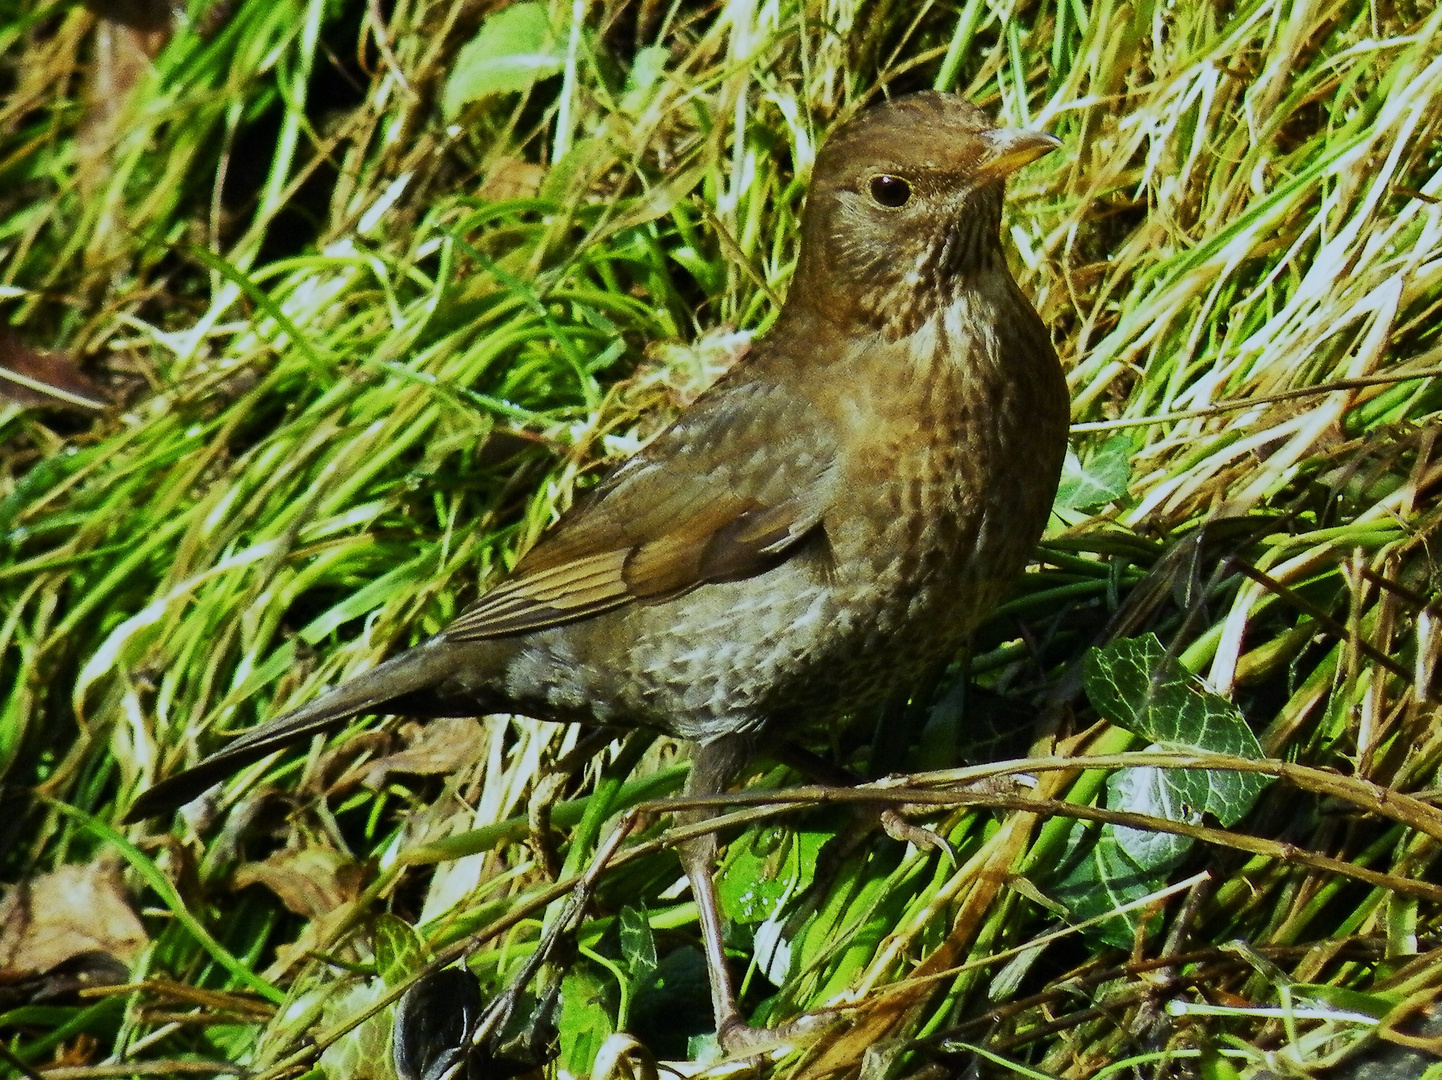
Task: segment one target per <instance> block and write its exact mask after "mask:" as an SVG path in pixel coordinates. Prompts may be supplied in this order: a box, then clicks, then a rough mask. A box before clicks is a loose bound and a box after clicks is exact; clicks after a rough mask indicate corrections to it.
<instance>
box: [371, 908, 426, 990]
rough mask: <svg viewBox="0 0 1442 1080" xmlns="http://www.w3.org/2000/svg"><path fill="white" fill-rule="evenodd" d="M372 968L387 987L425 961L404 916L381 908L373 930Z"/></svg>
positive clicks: (414, 934)
mask: <svg viewBox="0 0 1442 1080" xmlns="http://www.w3.org/2000/svg"><path fill="white" fill-rule="evenodd" d="M373 933H374V940H375V950H376V971H377V973H378V974H379V975H380V977H381V979H382V980H383V981H384V982H385V984H386V986H388V987H395V986H398V985H400V983H401V982H402V981H404V980H405V979H406V978H408V977H409V976H411V975H414V974H415V973H416V972H417V971H419V970H420V969H421V968H422V967H423V966H424V965H425V962H426V947H425V944H424V943H423V942H422V941H421V937H420V935H419V934H417V933H416V931H415V928H414V927H413V926H411V924H410V923H408V922H406V921H405V920H404V919H401V918H398V917H397V916H395V915H392V914H391V913H390V912H388V911H383V912H381V914H380V915H379V916H378V917H377V918H376V923H375V930H374V932H373Z"/></svg>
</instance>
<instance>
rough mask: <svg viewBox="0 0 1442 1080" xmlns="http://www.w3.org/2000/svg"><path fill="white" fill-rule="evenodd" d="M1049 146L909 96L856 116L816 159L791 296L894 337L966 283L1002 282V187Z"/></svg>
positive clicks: (955, 101) (946, 97)
mask: <svg viewBox="0 0 1442 1080" xmlns="http://www.w3.org/2000/svg"><path fill="white" fill-rule="evenodd" d="M1059 145H1061V144H1060V142H1059V141H1058V140H1057V139H1055V138H1054V137H1053V136H1051V135H1047V134H1045V133H1042V132H1037V131H1025V130H1021V129H1018V128H1008V127H999V126H998V125H997V124H996V123H994V122H993V121H992V120H991V118H990V117H988V116H987V115H986V113H984V112H983V111H982V110H981V109H979V108H977V107H976V106H975V105H973V104H971V103H970V102H969V101H967V100H965V99H964V98H961V97H958V96H956V95H955V94H942V93H935V92H929V93H921V94H912V95H909V96H907V97H902V98H897V99H896V100H894V101H889V102H887V103H885V104H883V105H879V106H876V107H875V108H872V109H868V110H867V111H866V112H863V113H861V114H859V115H858V116H856V117H854V118H853V119H851V120H849V121H847V122H846V123H844V124H842V125H841V126H840V127H838V128H837V129H836V130H835V131H834V132H833V133H832V134H831V136H830V138H828V139H827V140H826V143H825V144H824V145H823V146H822V148H821V152H820V153H819V154H818V155H817V158H816V166H815V169H814V170H813V172H812V180H811V190H810V192H809V194H808V195H807V204H806V212H805V215H804V218H803V222H802V233H801V261H800V264H799V265H798V266H797V270H796V276H795V278H794V280H793V281H792V285H791V290H792V294H793V295H796V294H797V293H798V291H799V292H800V294H801V295H802V296H805V297H806V298H807V301H804V302H809V301H815V302H816V303H818V304H822V305H825V308H826V310H827V311H828V312H829V314H830V316H831V317H837V316H842V317H845V316H847V315H849V316H851V317H854V318H860V319H861V320H863V321H865V322H867V323H870V324H872V325H874V326H876V327H877V328H878V329H886V330H889V331H900V332H904V331H905V330H906V329H907V328H908V326H911V325H914V324H915V323H916V322H917V320H918V319H922V318H925V317H926V316H927V315H928V314H929V313H930V312H932V311H934V310H935V309H936V308H937V306H938V305H941V304H945V303H947V302H949V299H950V297H951V296H952V295H953V294H954V291H955V289H956V288H958V287H959V286H961V285H963V284H964V283H965V281H966V280H967V279H968V277H970V276H972V275H975V274H977V273H984V272H987V271H989V270H996V269H1001V270H1002V271H1003V272H1004V270H1005V263H1004V262H1003V260H1002V256H1001V251H1000V228H1001V204H1002V195H1003V192H1004V189H1005V185H1006V178H1007V177H1008V176H1010V175H1011V174H1012V173H1013V172H1015V171H1016V170H1017V169H1019V168H1021V167H1022V166H1023V165H1025V164H1027V163H1028V162H1031V161H1034V160H1036V159H1037V158H1039V157H1041V156H1042V155H1043V154H1045V153H1047V152H1049V151H1051V150H1053V149H1055V148H1056V147H1057V146H1059Z"/></svg>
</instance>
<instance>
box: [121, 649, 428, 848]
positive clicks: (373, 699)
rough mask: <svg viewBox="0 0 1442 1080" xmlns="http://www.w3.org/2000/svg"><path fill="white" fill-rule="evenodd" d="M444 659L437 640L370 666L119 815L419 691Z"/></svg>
mask: <svg viewBox="0 0 1442 1080" xmlns="http://www.w3.org/2000/svg"><path fill="white" fill-rule="evenodd" d="M449 662H450V661H449V658H448V657H447V654H446V649H445V647H444V645H443V644H442V643H441V642H440V641H434V640H433V641H431V642H427V643H425V644H422V645H418V646H417V647H415V648H413V649H407V650H406V651H405V652H403V653H400V654H399V655H397V656H393V657H391V659H389V660H387V661H385V662H384V663H382V664H377V665H376V666H375V667H373V668H372V669H371V670H370V671H367V672H365V673H363V674H361V675H357V676H356V677H355V678H353V679H348V680H346V681H345V682H343V683H341V684H340V685H339V686H337V687H334V688H332V689H331V690H329V691H328V692H326V693H324V694H322V695H321V696H320V697H318V698H317V699H316V700H315V701H312V702H311V703H310V704H308V705H302V706H301V707H300V708H299V709H296V710H295V711H293V712H288V713H286V714H285V715H284V716H280V717H277V718H276V719H274V720H272V721H270V722H269V723H267V724H262V725H260V727H258V728H256V729H255V730H253V731H249V732H247V733H246V734H244V735H242V736H241V737H240V738H238V739H236V740H235V741H234V742H233V743H231V744H230V745H229V746H227V747H226V748H225V749H223V750H220V751H218V752H216V753H214V754H212V755H210V757H208V758H206V759H205V760H204V761H202V762H201V763H200V764H198V765H196V766H194V767H193V768H190V769H186V770H185V771H184V772H181V773H177V774H176V775H174V776H172V777H169V778H167V779H165V780H162V781H161V782H160V783H158V784H156V785H155V786H153V787H151V788H149V789H148V790H146V791H144V792H142V793H141V795H140V797H139V798H138V799H136V800H135V802H134V804H132V805H131V807H130V810H129V811H128V812H127V813H126V815H125V817H124V818H123V819H122V820H123V821H124V822H126V823H129V822H134V821H143V820H144V819H145V818H149V817H155V816H156V815H157V814H164V813H168V812H170V811H172V810H174V809H175V808H176V807H179V806H183V805H184V804H185V803H188V802H190V800H191V799H194V798H195V797H196V796H198V795H199V794H200V793H201V792H203V791H205V789H206V788H208V787H211V786H212V785H214V784H217V783H219V782H220V781H221V780H223V779H225V778H226V777H227V776H229V775H230V774H231V773H233V772H234V771H235V770H236V769H239V768H240V767H241V766H243V765H249V764H250V763H251V762H253V761H259V760H260V759H261V758H263V757H265V756H266V755H267V754H271V753H274V752H275V751H276V750H279V749H281V748H283V747H286V746H289V745H290V744H291V743H293V742H296V741H298V740H300V739H303V738H305V737H306V736H307V735H314V734H315V733H316V732H320V731H325V730H326V729H328V728H332V727H336V726H338V725H340V724H342V723H344V722H345V721H347V720H349V719H350V718H351V717H353V716H358V715H360V714H361V713H364V712H369V711H371V710H373V709H375V708H376V707H377V706H380V705H384V704H386V703H387V702H390V701H394V700H395V699H396V698H400V697H406V696H412V697H413V696H415V695H418V694H421V693H423V692H425V691H427V690H429V689H431V688H432V687H435V686H436V685H437V684H439V683H440V681H441V680H442V679H444V678H445V676H446V675H447V674H448V672H449V670H450V669H449V666H448V664H449Z"/></svg>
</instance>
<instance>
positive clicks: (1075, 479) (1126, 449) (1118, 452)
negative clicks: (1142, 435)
mask: <svg viewBox="0 0 1442 1080" xmlns="http://www.w3.org/2000/svg"><path fill="white" fill-rule="evenodd" d="M1131 479H1132V440H1131V439H1130V438H1129V437H1128V436H1126V435H1115V436H1113V437H1112V438H1110V439H1108V440H1107V441H1106V442H1104V443H1102V444H1101V446H1099V447H1097V448H1096V449H1095V450H1093V451H1092V452H1091V453H1090V454H1088V455H1087V458H1086V461H1085V462H1083V461H1082V460H1081V458H1079V457H1078V456H1077V453H1076V451H1075V450H1073V449H1072V448H1071V447H1070V446H1068V447H1067V451H1066V462H1065V464H1063V465H1062V470H1061V483H1060V484H1058V485H1057V489H1056V502H1055V504H1054V505H1055V506H1056V508H1057V509H1058V510H1095V509H1098V508H1100V507H1103V506H1105V505H1106V504H1107V503H1110V502H1115V501H1116V500H1118V499H1120V498H1122V497H1123V496H1124V495H1126V493H1127V485H1129V484H1130V483H1131Z"/></svg>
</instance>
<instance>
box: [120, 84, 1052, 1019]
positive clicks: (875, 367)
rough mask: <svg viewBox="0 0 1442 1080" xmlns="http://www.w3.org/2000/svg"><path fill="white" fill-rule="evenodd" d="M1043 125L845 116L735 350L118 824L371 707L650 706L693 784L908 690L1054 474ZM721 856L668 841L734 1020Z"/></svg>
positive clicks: (579, 712)
mask: <svg viewBox="0 0 1442 1080" xmlns="http://www.w3.org/2000/svg"><path fill="white" fill-rule="evenodd" d="M1055 145H1056V142H1055V140H1053V139H1051V138H1050V137H1049V136H1045V135H1039V134H1035V133H1030V132H1022V131H1016V130H1010V129H1005V128H997V127H996V126H995V125H993V123H992V122H991V121H990V120H989V119H988V118H987V117H986V115H985V114H984V113H982V112H981V111H980V110H979V109H977V108H975V107H974V106H972V105H970V104H968V103H967V102H965V101H963V100H962V99H960V98H957V97H954V96H951V95H944V94H937V93H927V94H917V95H914V96H912V97H907V98H902V99H899V100H897V101H894V102H891V103H889V104H886V105H883V106H880V107H878V108H876V109H873V110H871V111H869V112H866V113H863V114H862V115H860V116H858V117H856V118H855V119H853V120H851V121H850V122H848V123H846V124H844V125H842V126H841V127H840V128H838V129H837V130H836V132H835V133H834V134H833V135H832V136H831V138H830V140H829V141H828V142H827V143H826V145H825V146H824V148H823V149H822V151H821V153H820V155H819V156H818V158H817V161H816V167H815V170H814V173H813V179H812V186H811V191H810V194H809V196H808V203H807V207H806V213H805V218H804V222H803V226H802V243H801V257H800V261H799V263H798V265H797V268H796V273H795V276H794V278H793V280H792V283H791V289H790V294H789V296H788V298H787V301H786V305H785V309H784V311H783V312H782V314H781V316H780V318H779V319H778V320H777V322H776V325H775V327H774V328H773V329H772V330H771V332H770V333H769V334H767V335H766V336H765V338H763V339H762V340H760V341H758V342H757V343H756V344H755V345H754V346H753V348H752V349H751V351H750V353H749V355H748V356H747V357H746V358H745V360H743V361H742V362H741V363H739V364H738V365H737V366H736V367H735V368H733V369H732V370H731V371H730V372H729V373H728V374H727V375H726V376H724V377H723V378H722V379H721V380H720V381H719V382H717V384H716V385H715V386H714V387H712V388H711V389H710V390H709V391H707V392H706V393H705V394H703V395H702V396H701V397H700V398H699V399H697V401H696V402H695V403H694V404H693V405H692V406H691V407H690V408H689V409H687V410H686V411H685V412H684V413H683V414H682V415H681V417H680V418H679V419H678V420H677V421H676V422H675V423H674V424H673V425H672V426H671V427H670V428H668V429H667V430H666V431H665V432H663V433H662V434H661V435H660V436H658V437H657V438H656V439H655V440H654V441H653V442H651V444H650V445H648V446H647V447H646V448H645V449H643V450H641V451H640V452H639V453H637V454H636V455H635V456H634V457H632V458H631V459H630V460H628V461H626V462H625V463H623V464H622V465H621V466H619V467H618V468H617V469H615V470H614V471H613V472H612V473H611V474H610V475H609V476H608V477H607V478H606V479H605V480H604V481H603V482H602V483H601V484H600V485H599V486H598V487H596V488H595V489H593V490H592V491H590V492H587V493H586V495H585V496H584V497H583V498H582V499H581V500H580V501H579V502H578V504H577V505H576V506H575V507H574V508H573V509H572V510H571V511H570V512H568V513H567V514H565V515H564V516H563V517H562V518H561V520H560V521H558V522H557V523H556V525H555V526H554V527H553V528H552V529H551V530H550V531H549V532H547V533H546V534H545V535H544V536H543V537H542V538H541V540H540V542H539V543H538V544H537V545H536V547H535V548H534V549H533V550H532V551H531V552H530V553H529V554H528V555H526V556H525V557H524V558H523V559H522V560H521V561H520V562H519V563H518V564H517V566H516V568H515V571H514V572H513V573H512V574H511V575H510V577H509V578H507V579H506V580H505V581H503V582H502V583H501V584H499V585H498V586H497V587H495V588H494V589H492V590H491V591H490V592H488V593H486V594H485V595H484V596H482V597H481V598H480V599H479V600H478V601H477V602H476V603H475V604H473V605H472V606H471V607H470V608H469V609H467V610H466V611H464V612H463V613H462V614H461V615H460V616H459V618H457V619H456V621H455V622H454V623H452V624H451V625H450V626H449V627H447V628H446V629H445V630H443V631H442V632H441V633H440V634H437V635H436V636H435V637H434V638H432V639H430V640H429V641H427V642H425V643H423V644H421V645H418V646H416V647H415V648H413V649H410V650H408V651H406V652H403V653H401V654H400V655H398V656H396V657H394V658H392V659H391V660H388V661H386V662H385V663H383V664H381V665H379V666H377V667H376V668H375V669H374V670H372V671H370V672H368V673H366V674H364V675H361V676H359V677H358V678H355V679H352V680H350V681H349V682H347V683H344V684H342V685H341V686H338V687H336V688H335V689H333V690H331V691H329V692H327V693H326V694H324V695H322V696H321V697H320V698H319V699H317V700H316V701H315V702H313V703H311V704H309V705H306V706H303V707H302V708H300V709H298V710H296V711H295V712H293V713H290V714H289V715H287V716H283V717H281V718H279V719H277V720H274V721H271V722H270V723H268V724H264V725H262V726H261V727H259V728H257V729H256V730H255V731H253V732H251V733H249V734H247V735H245V736H243V737H241V738H240V739H237V740H236V741H235V742H233V743H231V744H230V745H229V746H228V747H226V748H225V749H223V750H221V751H220V752H219V753H217V754H215V755H213V756H212V757H210V758H208V759H206V760H205V761H203V762H201V764H199V765H198V766H196V767H195V768H193V769H191V770H188V771H186V772H183V773H180V774H179V775H177V776H174V777H171V778H170V779H168V780H165V781H162V782H161V783H160V784H158V785H156V786H155V787H153V788H152V789H151V790H149V791H147V792H146V793H144V794H143V795H142V796H141V797H140V798H139V799H138V800H137V801H136V803H135V806H134V807H133V809H132V811H131V813H130V815H129V816H130V819H131V820H134V819H136V818H140V817H146V816H150V815H153V814H156V813H159V812H162V811H163V810H166V809H169V808H171V807H173V806H175V805H177V804H179V803H181V802H184V801H186V800H188V799H190V798H192V797H194V796H195V795H198V794H199V793H200V792H201V791H203V790H204V789H205V788H207V787H209V786H210V785H211V784H213V783H215V782H216V781H218V780H220V779H221V778H223V777H224V776H225V775H227V774H228V773H229V772H231V771H232V770H233V769H235V768H237V767H238V766H240V765H242V764H244V763H246V762H249V761H254V760H257V759H259V758H261V757H263V756H265V755H266V754H269V753H271V752H272V751H274V750H276V749H278V748H280V747H281V746H284V745H286V744H287V743H290V742H292V741H294V740H295V739H297V738H299V737H301V736H304V735H307V734H310V733H312V732H315V731H319V730H322V729H325V728H328V727H331V726H334V725H336V724H338V723H340V722H343V721H345V720H347V719H348V718H350V717H352V716H355V715H357V714H358V713H362V712H368V711H383V712H388V713H402V714H407V715H418V716H447V715H484V714H487V713H491V712H514V713H522V714H525V715H529V716H535V717H539V718H542V719H548V720H561V721H574V722H579V723H593V724H594V723H605V724H626V725H646V726H650V727H654V728H657V729H659V730H661V731H664V732H667V733H668V734H671V735H676V736H680V737H683V738H686V739H692V740H695V741H696V742H697V744H698V746H699V748H700V749H699V752H698V757H697V765H696V768H695V770H694V775H693V782H692V789H693V790H707V791H712V790H716V789H718V788H719V787H721V786H723V785H724V784H725V783H726V782H727V780H728V779H729V777H730V775H731V773H732V772H733V771H734V769H735V767H736V766H737V765H738V764H739V763H740V762H741V761H744V759H745V757H746V755H747V754H748V753H749V752H750V751H751V749H752V748H753V747H754V746H755V745H756V744H757V743H758V742H760V743H763V744H764V743H766V741H767V740H771V739H775V738H776V737H777V732H779V731H781V730H784V729H785V728H786V727H787V726H788V725H789V724H791V723H793V722H795V721H797V720H800V719H802V718H807V719H812V720H815V719H818V718H819V719H826V718H828V717H835V716H838V715H840V714H841V713H844V712H851V711H855V710H858V709H864V708H866V707H868V706H872V705H875V704H878V703H880V702H882V701H883V700H886V699H888V698H891V697H893V696H895V695H897V694H898V693H903V692H905V691H906V689H907V688H908V687H910V686H912V685H914V683H915V681H916V680H917V678H918V677H919V676H920V675H921V673H922V672H923V671H924V670H925V669H926V668H928V667H930V666H932V665H934V664H935V663H937V662H939V661H941V660H944V659H945V658H946V657H948V656H950V655H952V654H954V653H955V652H956V650H957V649H958V648H959V647H960V646H961V645H962V644H963V642H964V640H965V639H966V637H967V635H968V634H969V633H970V632H971V630H972V629H973V628H974V627H975V626H976V624H977V623H978V621H979V620H980V619H982V618H983V617H984V616H985V615H986V613H987V612H988V610H989V609H990V608H991V607H992V606H993V605H994V604H995V603H996V602H997V600H998V599H1000V597H1001V596H1002V594H1003V593H1004V592H1005V590H1006V589H1007V587H1008V585H1009V583H1010V582H1011V580H1012V579H1013V578H1014V577H1015V575H1016V574H1017V573H1018V572H1019V571H1020V570H1021V569H1022V567H1023V565H1024V563H1025V561H1026V559H1027V557H1028V555H1029V554H1030V552H1031V549H1032V547H1033V546H1034V545H1035V543H1036V541H1037V538H1038V537H1039V536H1040V534H1041V531H1042V527H1043V525H1044V524H1045V522H1046V519H1047V515H1048V513H1049V510H1050V507H1051V502H1052V499H1053V496H1054V494H1055V490H1056V483H1057V477H1058V474H1059V472H1060V469H1061V462H1062V456H1063V453H1064V450H1065V445H1066V431H1067V420H1068V401H1067V390H1066V384H1065V381H1064V379H1063V378H1062V372H1061V368H1060V366H1059V364H1058V362H1057V358H1056V354H1055V353H1054V351H1053V350H1052V346H1051V342H1050V339H1049V336H1048V334H1047V331H1046V328H1045V327H1044V326H1043V325H1042V322H1041V320H1040V319H1039V318H1038V316H1037V314H1036V312H1035V310H1034V309H1033V308H1032V306H1031V304H1030V303H1029V302H1028V301H1027V299H1026V298H1025V297H1024V296H1023V295H1022V293H1021V292H1020V290H1019V289H1018V288H1017V286H1016V283H1015V282H1014V281H1013V280H1012V277H1011V275H1010V273H1009V272H1008V270H1007V267H1006V263H1005V260H1004V258H1003V256H1002V253H1001V248H1000V219H1001V207H1002V194H1003V187H1004V183H1005V178H1006V176H1007V175H1008V174H1009V173H1011V172H1012V171H1014V170H1015V169H1016V168H1018V167H1020V166H1021V165H1024V164H1026V163H1027V162H1028V161H1031V160H1033V159H1034V158H1036V157H1038V156H1040V155H1041V154H1043V153H1045V152H1047V151H1048V150H1049V149H1051V148H1052V147H1054V146H1055ZM711 854H712V851H711V849H710V848H709V847H708V846H707V845H698V846H697V847H696V848H695V849H694V850H692V851H690V852H688V857H687V864H688V870H689V871H690V872H691V874H692V881H693V886H695V887H696V888H697V892H698V900H700V901H702V903H701V907H702V908H703V930H704V931H706V934H707V938H708V942H707V944H708V952H709V953H711V960H712V962H713V980H719V982H720V984H721V985H719V986H718V987H717V988H716V1006H717V1022H718V1028H726V1027H728V1026H735V1025H736V1023H737V1021H736V1014H735V1011H734V1006H733V1005H732V1003H731V999H730V988H729V984H727V982H726V979H725V974H724V964H723V963H721V957H720V942H719V931H718V928H717V927H716V925H715V917H714V912H710V913H708V912H706V911H705V908H706V907H707V904H706V899H707V896H708V895H709V893H710V882H709V877H707V874H706V871H707V868H708V866H709V858H710V856H711ZM698 876H699V877H700V878H704V879H705V880H704V881H700V880H698ZM713 939H714V940H713ZM718 966H719V967H720V968H721V970H720V971H717V970H715V968H716V967H718Z"/></svg>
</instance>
